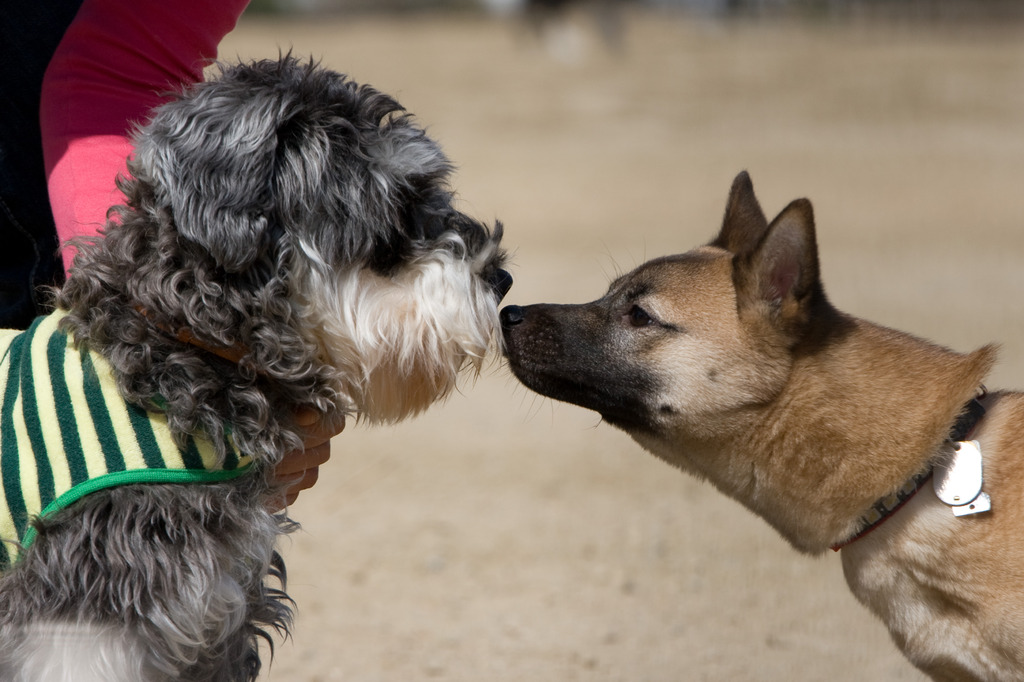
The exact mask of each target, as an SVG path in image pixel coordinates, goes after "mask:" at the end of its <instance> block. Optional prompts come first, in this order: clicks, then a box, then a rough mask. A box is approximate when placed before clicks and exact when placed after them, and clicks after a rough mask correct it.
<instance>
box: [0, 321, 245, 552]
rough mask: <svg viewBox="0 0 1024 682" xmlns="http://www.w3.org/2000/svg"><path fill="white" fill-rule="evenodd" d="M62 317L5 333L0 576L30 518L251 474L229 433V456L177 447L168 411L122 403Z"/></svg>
mask: <svg viewBox="0 0 1024 682" xmlns="http://www.w3.org/2000/svg"><path fill="white" fill-rule="evenodd" d="M60 317H61V313H59V312H58V313H54V314H51V315H48V316H46V317H41V318H38V319H36V320H35V322H33V324H32V326H31V327H30V328H29V329H28V330H26V331H25V332H21V333H18V332H11V331H6V330H5V331H0V345H6V350H5V351H4V353H3V357H2V358H0V396H2V399H3V402H2V404H0V540H2V541H0V570H2V568H3V567H4V566H7V565H10V564H11V563H12V562H13V561H14V560H15V559H16V558H17V554H18V552H19V551H20V549H22V548H24V547H27V546H28V545H29V544H30V543H31V542H32V540H33V538H34V537H35V529H34V528H33V527H32V525H31V522H32V519H33V518H35V517H37V516H38V517H45V516H46V515H48V514H51V513H53V512H55V511H57V510H59V509H63V508H65V507H67V506H68V505H70V504H72V503H73V502H75V501H76V500H78V499H80V498H81V497H83V496H84V495H87V494H89V493H91V492H95V491H97V490H102V489H104V488H109V487H111V486H115V485H127V484H135V483H204V482H215V481H223V480H227V479H230V478H234V477H237V476H239V475H241V474H242V473H244V472H245V470H246V469H247V468H248V467H249V465H250V464H251V459H250V458H249V457H247V456H242V455H240V454H239V453H238V451H237V449H236V448H235V447H234V445H233V443H232V441H231V439H230V437H228V438H226V445H227V448H226V451H227V455H226V456H224V457H220V456H218V454H217V451H216V448H215V447H214V445H213V443H212V442H210V441H209V440H206V439H200V438H193V437H191V436H187V437H185V438H183V439H182V442H181V445H180V446H179V445H178V443H177V442H176V440H175V438H174V435H173V434H172V433H171V429H170V427H169V425H168V423H167V417H166V415H164V414H161V413H156V412H147V411H146V410H144V409H142V408H140V407H138V406H136V405H130V404H128V403H126V402H125V401H124V399H122V398H121V396H120V394H119V393H118V391H117V386H116V384H115V382H114V376H113V371H112V369H111V367H110V365H109V364H108V363H107V362H106V360H105V359H104V358H103V357H101V356H99V355H97V354H96V353H92V352H90V351H89V350H88V349H87V348H86V347H85V346H84V345H83V346H82V347H80V348H77V349H76V348H75V347H74V344H73V343H72V342H71V340H70V339H69V338H68V336H67V335H65V334H64V333H62V332H60V331H59V330H58V329H57V324H58V322H59V320H60Z"/></svg>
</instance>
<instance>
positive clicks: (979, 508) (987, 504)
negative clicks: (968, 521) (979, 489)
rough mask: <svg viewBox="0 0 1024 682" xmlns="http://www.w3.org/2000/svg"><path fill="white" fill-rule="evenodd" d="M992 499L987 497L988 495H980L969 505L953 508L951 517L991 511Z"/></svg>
mask: <svg viewBox="0 0 1024 682" xmlns="http://www.w3.org/2000/svg"><path fill="white" fill-rule="evenodd" d="M991 509H992V499H991V498H990V497H989V496H988V493H981V494H980V495H978V496H977V497H975V498H974V501H973V502H971V503H970V504H964V505H961V506H959V507H953V516H969V515H971V514H980V513H981V512H987V511H991Z"/></svg>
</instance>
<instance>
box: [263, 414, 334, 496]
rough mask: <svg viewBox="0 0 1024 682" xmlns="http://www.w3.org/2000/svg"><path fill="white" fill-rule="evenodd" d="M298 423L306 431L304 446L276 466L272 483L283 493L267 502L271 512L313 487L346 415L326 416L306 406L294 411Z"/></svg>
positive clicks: (304, 432) (289, 454)
mask: <svg viewBox="0 0 1024 682" xmlns="http://www.w3.org/2000/svg"><path fill="white" fill-rule="evenodd" d="M295 424H296V425H297V426H298V427H299V428H300V430H301V431H302V433H303V434H304V435H303V439H302V446H303V447H302V448H300V449H298V450H292V451H291V452H288V453H286V454H285V456H284V457H283V458H282V459H281V461H280V463H278V465H277V467H275V468H274V478H273V483H275V484H277V485H278V486H280V488H281V490H282V492H283V494H279V495H276V496H275V497H273V498H272V499H271V500H270V501H269V502H268V504H267V506H268V507H269V509H270V511H272V512H278V511H281V510H282V509H284V508H285V507H287V506H288V505H290V504H292V503H293V502H295V500H296V499H297V498H298V497H299V492H300V491H302V490H306V489H308V488H312V487H313V485H314V484H315V483H316V481H317V478H319V476H320V465H321V464H324V463H325V462H327V460H329V459H330V458H331V438H333V437H334V436H337V435H338V434H339V433H341V432H342V431H344V429H345V416H344V415H340V416H338V417H327V416H323V415H321V414H320V413H319V412H317V411H316V410H312V409H305V408H304V409H300V410H299V411H297V412H296V413H295Z"/></svg>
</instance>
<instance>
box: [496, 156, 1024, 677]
mask: <svg viewBox="0 0 1024 682" xmlns="http://www.w3.org/2000/svg"><path fill="white" fill-rule="evenodd" d="M638 311H639V312H638ZM645 316H646V317H649V318H650V320H651V321H650V323H646V322H645ZM503 319H504V320H505V343H506V346H507V349H508V350H507V353H508V357H509V361H510V365H511V367H512V369H513V371H514V372H515V373H516V375H517V376H518V377H519V378H520V379H522V380H523V381H524V383H526V384H527V385H528V386H530V387H532V388H534V389H535V390H538V391H540V392H541V393H545V394H547V395H550V396H552V397H555V398H559V399H562V400H568V401H570V402H575V403H578V404H581V405H584V406H586V407H590V408H592V409H595V410H597V411H599V412H601V413H602V414H603V415H604V416H605V418H606V420H608V421H609V422H611V423H612V424H614V425H616V426H619V427H621V428H623V429H625V430H626V431H627V432H629V433H630V435H632V436H633V437H634V438H635V439H636V440H637V441H638V442H639V443H640V444H641V445H643V446H644V447H645V448H646V449H648V450H649V451H651V452H652V453H654V454H655V455H657V456H658V457H661V458H662V459H664V460H666V461H668V462H670V463H671V464H673V465H676V466H678V467H680V468H681V469H683V470H685V471H688V472H691V473H693V474H695V475H697V476H699V477H702V478H706V479H707V480H709V481H710V482H711V483H712V484H714V485H715V486H716V487H718V488H719V489H720V490H721V491H722V492H724V493H725V494H727V495H729V496H730V497H733V498H735V499H736V500H738V501H739V502H741V503H742V504H744V505H745V506H747V507H748V508H750V509H751V510H753V511H754V512H756V513H757V514H759V515H760V516H762V517H763V518H764V519H765V520H766V521H767V522H768V523H770V524H771V525H772V526H773V527H774V528H776V529H777V530H778V531H779V532H780V533H781V534H782V535H783V536H784V537H785V538H786V539H787V540H788V541H789V542H790V543H791V544H792V545H793V546H794V547H796V548H797V549H799V550H801V551H803V552H808V553H820V552H823V551H825V550H827V549H828V548H829V546H831V545H833V544H836V543H839V542H842V541H843V540H846V539H848V538H850V537H851V536H853V535H854V534H855V533H856V531H857V530H858V529H859V526H860V517H861V515H862V514H864V513H865V512H866V511H867V510H868V509H869V508H870V507H871V505H872V504H873V503H874V502H875V501H876V500H878V499H880V498H882V497H883V496H885V495H888V494H890V493H892V492H894V491H895V490H897V489H898V488H899V487H900V486H902V485H903V484H904V483H905V482H906V481H907V480H908V479H910V477H911V476H913V475H915V474H918V473H921V472H923V471H926V470H928V469H929V468H930V466H931V462H932V461H933V459H934V458H935V457H936V455H937V454H938V453H939V452H940V451H941V450H942V448H947V447H950V446H949V444H948V443H947V442H946V441H947V438H948V436H949V433H950V429H951V426H952V424H953V423H954V421H955V420H956V418H957V417H958V416H959V414H960V413H961V411H962V410H963V408H964V406H965V404H966V403H967V402H968V401H970V400H971V399H972V398H973V397H974V396H975V394H976V392H977V391H978V390H979V387H980V386H981V384H982V382H983V380H984V377H985V375H986V374H987V373H988V372H989V370H990V369H991V367H992V364H993V362H994V360H995V349H994V348H993V347H991V346H986V347H984V348H981V349H979V350H977V351H975V352H973V353H969V354H961V353H956V352H953V351H951V350H948V349H945V348H942V347H939V346H936V345H934V344H932V343H929V342H927V341H923V340H921V339H918V338H915V337H913V336H910V335H908V334H905V333H902V332H898V331H894V330H891V329H887V328H884V327H880V326H878V325H875V324H872V323H869V322H866V321H863V320H860V319H857V318H854V317H852V316H849V315H846V314H844V313H841V312H839V311H837V310H836V309H835V308H833V307H832V306H831V304H829V302H828V301H827V299H826V297H825V295H824V290H823V288H822V286H821V282H820V278H819V275H818V261H817V247H816V244H815V237H814V224H813V214H812V212H811V207H810V204H809V202H806V201H805V200H799V201H796V202H793V203H792V204H790V206H789V207H787V208H786V209H785V210H784V211H783V212H782V213H781V214H780V215H779V216H778V217H777V218H776V219H775V220H774V221H772V223H771V224H770V225H769V224H768V222H767V221H766V220H765V218H764V216H763V214H762V213H761V210H760V207H759V206H758V204H757V201H756V199H755V198H754V195H753V188H752V186H751V185H750V181H749V179H748V178H747V176H746V174H741V175H740V176H739V177H738V178H737V180H736V182H735V183H734V185H733V191H732V193H731V196H730V200H729V205H728V207H727V210H726V216H725V220H724V223H723V228H722V232H721V233H720V234H719V236H718V237H717V238H716V239H715V240H714V241H713V242H712V243H711V244H710V245H708V246H704V247H700V248H698V249H695V250H693V251H690V252H688V253H686V254H682V255H679V256H672V257H668V258H660V259H656V260H654V261H650V262H648V263H645V264H644V265H641V266H640V267H639V268H637V269H636V270H634V271H633V272H631V273H629V274H627V275H624V276H623V277H620V278H619V279H617V280H616V281H615V282H613V283H612V285H611V288H610V290H609V292H608V293H607V294H606V295H605V296H604V297H603V298H601V299H599V300H598V301H595V302H593V303H590V304H584V305H582V306H545V305H539V306H528V307H526V308H523V309H517V311H516V314H515V315H504V316H503ZM566 377H570V378H569V379H566ZM630 377H632V379H630ZM622 382H624V383H622ZM608 384H611V385H613V386H618V385H621V386H623V388H622V389H620V390H619V393H616V390H617V389H615V388H611V389H609V388H608V387H607V385H608ZM634 384H635V386H634ZM987 406H988V408H989V413H988V415H987V416H986V418H985V419H984V420H983V421H982V422H981V425H980V428H979V429H978V430H977V432H976V433H975V434H974V436H972V437H974V438H977V439H978V440H979V441H980V442H981V447H982V452H983V454H984V465H985V487H984V490H985V491H986V492H987V493H988V494H989V495H990V496H991V498H992V504H993V509H994V511H992V512H989V513H985V514H980V515H975V516H968V517H962V518H956V517H954V516H953V514H952V511H951V509H950V508H949V507H948V506H946V505H945V504H943V503H942V502H941V501H939V500H938V498H937V497H936V496H935V494H934V493H933V492H932V490H931V486H930V484H928V486H927V487H926V488H925V489H924V490H923V491H922V492H921V493H919V494H918V495H917V496H915V497H914V498H913V500H912V501H911V503H909V504H908V505H906V506H905V507H904V508H903V509H901V510H900V511H899V512H897V513H896V514H895V515H894V516H893V517H892V518H890V519H889V520H888V521H886V522H885V523H884V524H882V525H881V526H880V527H879V528H878V529H877V530H875V531H873V532H872V533H870V534H869V535H867V536H865V537H863V538H861V539H859V540H857V541H855V542H853V543H852V544H850V545H848V546H847V547H846V548H845V549H844V550H843V566H844V571H845V574H846V576H847V580H848V582H849V585H850V587H851V589H852V590H853V592H854V594H855V595H856V596H857V598H858V599H859V600H860V601H861V602H863V603H864V604H865V605H867V606H868V607H869V608H870V609H871V610H872V611H873V612H874V613H876V614H877V615H878V616H879V617H881V618H882V620H883V621H885V623H886V624H887V625H888V627H889V629H890V632H891V633H892V635H893V638H894V640H895V641H896V643H897V644H898V645H899V646H900V648H901V649H902V650H903V651H904V652H905V653H906V655H907V656H908V657H909V658H910V660H911V661H912V662H913V663H915V664H916V665H917V666H918V667H919V668H921V669H922V670H924V671H925V672H927V673H928V674H929V675H931V676H932V677H933V678H934V679H936V680H992V681H995V680H1016V679H1024V543H1022V542H1021V541H1020V539H1019V537H1020V536H1021V535H1022V534H1024V511H1022V510H1021V506H1020V501H1022V500H1024V471H1022V468H1024V459H1022V458H1020V457H1019V456H1018V453H1020V452H1021V451H1022V447H1024V443H1022V437H1024V396H1021V395H1018V394H996V395H993V396H990V398H989V399H988V400H987Z"/></svg>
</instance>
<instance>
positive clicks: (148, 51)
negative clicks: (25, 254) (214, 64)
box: [40, 0, 249, 269]
mask: <svg viewBox="0 0 1024 682" xmlns="http://www.w3.org/2000/svg"><path fill="white" fill-rule="evenodd" d="M248 2H249V0H85V1H84V2H83V3H82V7H81V9H80V10H79V12H78V14H77V15H76V16H75V19H74V21H73V22H72V23H71V25H70V27H69V28H68V30H67V33H65V35H64V38H63V40H62V41H61V43H60V45H59V46H58V48H57V51H56V52H55V53H54V56H53V59H52V60H51V62H50V65H49V67H48V68H47V70H46V75H45V77H44V79H43V92H42V100H41V102H40V123H41V128H42V133H43V156H44V159H45V162H46V174H47V181H48V184H49V190H50V205H51V207H52V208H53V215H54V220H55V222H56V224H57V235H58V237H59V239H60V241H61V242H62V243H63V242H64V241H66V240H67V239H69V238H71V237H74V236H76V235H80V234H95V233H96V231H97V230H99V228H101V227H102V226H103V224H104V223H105V222H106V214H107V210H108V209H109V208H110V207H111V206H112V205H114V204H117V203H120V202H121V201H123V199H122V196H121V194H120V193H119V192H118V191H117V189H116V187H115V184H114V181H115V178H116V177H117V176H118V175H123V174H125V173H126V172H127V171H126V166H125V159H126V158H127V157H128V156H129V155H130V154H131V151H132V147H131V143H130V142H129V140H128V135H130V133H131V130H132V127H133V126H134V125H135V124H136V123H139V122H144V121H145V118H146V114H147V113H148V111H149V110H150V109H151V108H152V107H153V106H155V105H157V104H159V103H160V102H162V101H164V99H166V97H167V93H168V92H171V91H176V90H180V89H181V86H182V85H183V84H186V83H194V82H197V81H200V80H202V77H203V67H204V66H206V65H207V64H208V63H209V62H210V61H211V60H213V59H215V58H216V56H217V45H218V44H219V43H220V41H221V39H222V38H223V37H224V36H225V35H226V34H227V33H228V32H229V31H230V30H231V29H232V28H234V26H235V23H236V22H237V20H238V17H239V16H240V15H241V13H242V11H243V10H244V9H245V6H246V5H247V4H248ZM69 251H70V250H69V249H65V250H64V254H63V256H64V267H65V269H67V268H68V267H70V264H71V258H72V257H73V255H74V254H73V253H69Z"/></svg>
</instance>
